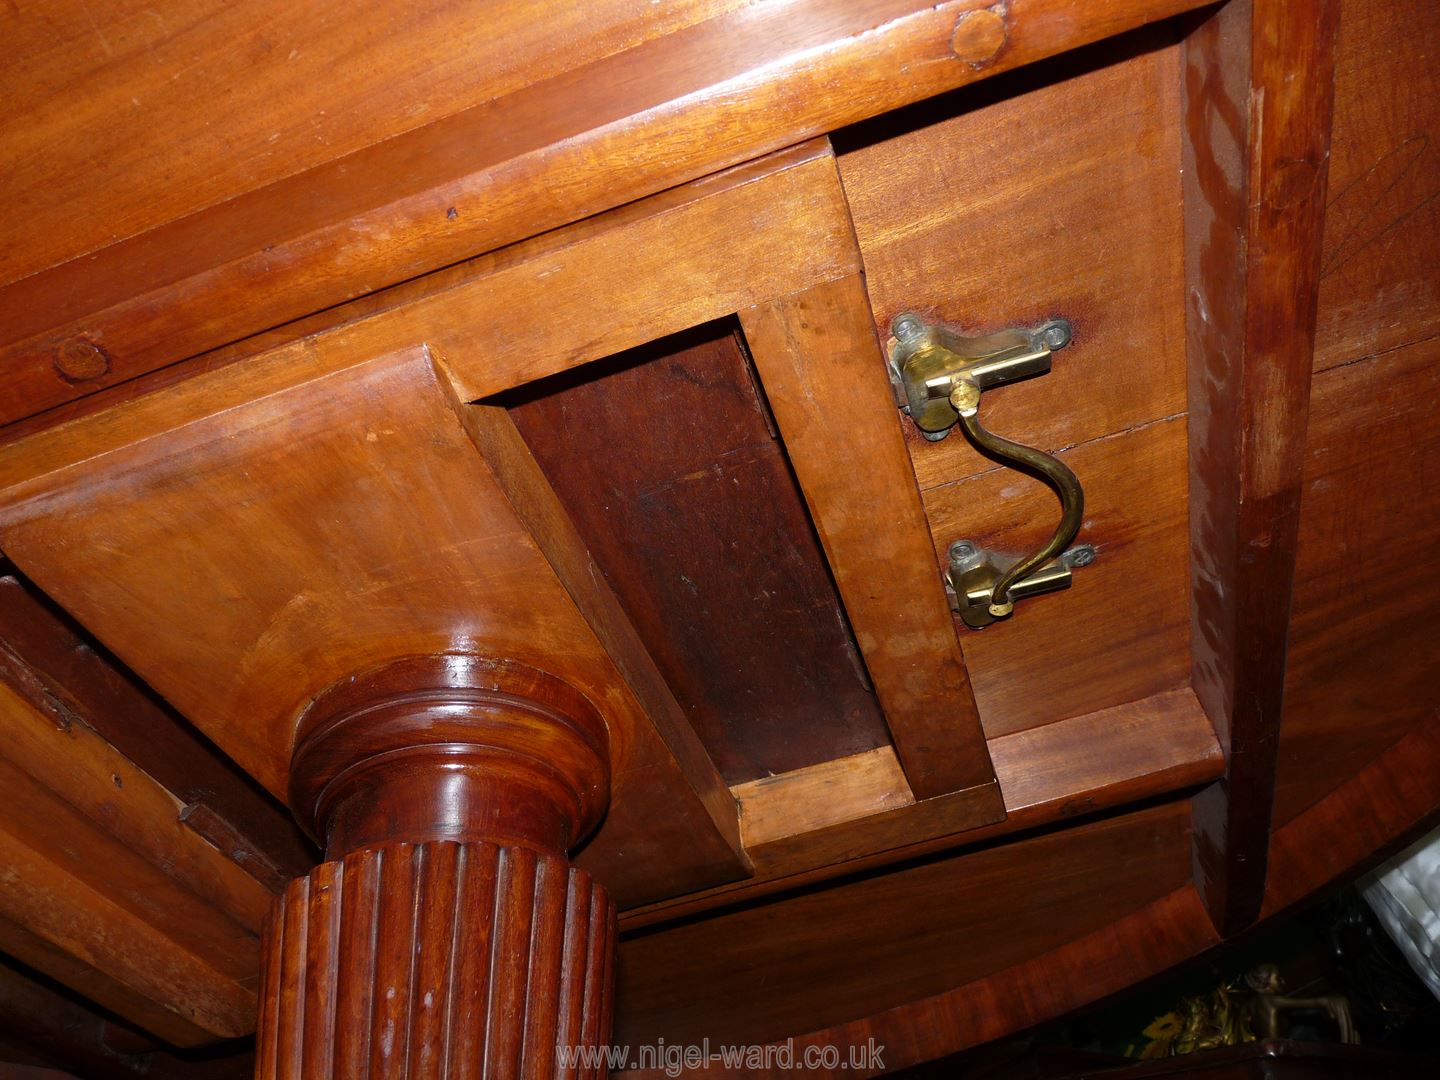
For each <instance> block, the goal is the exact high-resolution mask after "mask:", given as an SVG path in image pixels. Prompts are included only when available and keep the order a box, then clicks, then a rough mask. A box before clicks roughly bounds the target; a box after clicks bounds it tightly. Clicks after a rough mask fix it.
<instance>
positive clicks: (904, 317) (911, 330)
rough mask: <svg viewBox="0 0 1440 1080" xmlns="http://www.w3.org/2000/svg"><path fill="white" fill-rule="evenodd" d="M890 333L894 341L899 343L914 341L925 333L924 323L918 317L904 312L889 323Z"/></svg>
mask: <svg viewBox="0 0 1440 1080" xmlns="http://www.w3.org/2000/svg"><path fill="white" fill-rule="evenodd" d="M890 333H892V334H894V335H895V340H896V341H900V342H910V341H914V340H915V339H916V338H918V337H919V336H920V335H921V334H923V333H925V323H924V322H923V321H922V320H921V318H920V316H918V315H912V314H911V313H910V312H908V311H907V312H904V313H902V314H900V315H896V316H895V318H894V319H893V320H892V321H891V323H890Z"/></svg>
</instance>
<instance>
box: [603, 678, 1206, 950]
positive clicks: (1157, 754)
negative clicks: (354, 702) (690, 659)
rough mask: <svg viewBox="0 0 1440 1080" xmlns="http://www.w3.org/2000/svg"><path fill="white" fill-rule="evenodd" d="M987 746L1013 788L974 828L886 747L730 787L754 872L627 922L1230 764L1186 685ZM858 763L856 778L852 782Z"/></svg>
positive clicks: (1114, 798) (1147, 795) (1055, 814)
mask: <svg viewBox="0 0 1440 1080" xmlns="http://www.w3.org/2000/svg"><path fill="white" fill-rule="evenodd" d="M988 745H989V749H990V756H991V760H992V761H993V762H994V764H995V774H996V779H997V780H998V781H999V784H1000V789H1001V792H1002V793H1003V794H1004V796H1005V809H1006V817H1005V820H1003V821H999V822H996V823H994V824H992V825H984V826H979V827H976V826H974V825H973V822H972V821H971V820H970V809H969V807H968V805H967V803H966V802H965V800H964V799H963V798H956V797H947V796H941V797H938V798H934V799H925V800H921V801H918V802H916V801H913V797H912V798H906V796H905V795H904V794H901V793H897V792H896V791H895V780H896V775H895V768H894V766H893V765H892V764H891V763H890V761H889V760H888V759H887V758H886V757H885V755H884V751H877V752H874V753H873V754H868V755H860V756H857V757H855V758H842V759H840V760H838V761H835V762H830V763H828V764H827V765H825V766H820V767H815V768H813V769H802V770H799V771H797V772H794V773H790V774H787V775H784V776H778V777H774V778H773V779H771V780H768V781H757V782H756V783H754V784H741V785H739V786H737V787H736V788H735V789H734V790H735V795H736V796H737V798H739V799H740V801H741V804H740V812H741V817H742V821H743V820H744V818H745V817H746V816H747V814H753V813H759V814H761V815H762V818H763V820H764V822H765V824H762V826H761V830H760V835H759V836H757V835H756V834H755V833H754V832H752V833H751V834H750V835H751V836H752V838H754V839H761V838H762V837H763V842H761V843H756V844H754V845H753V846H751V847H750V848H749V849H748V850H749V854H750V857H751V860H752V862H753V863H754V870H753V873H752V875H751V876H750V877H749V878H747V879H744V880H740V881H735V882H731V883H729V884H726V885H720V886H717V887H715V888H713V889H707V890H703V891H700V892H697V893H694V894H691V895H690V896H686V897H679V898H676V899H675V900H672V901H663V902H661V903H658V904H652V905H646V906H643V907H639V908H636V909H633V910H630V911H627V912H625V913H623V914H622V916H621V925H622V926H624V927H627V928H638V927H641V926H647V925H652V924H654V923H658V922H663V921H665V920H667V919H674V918H681V917H684V916H689V915H694V914H695V913H697V912H702V911H705V910H708V909H712V908H719V907H723V906H725V905H726V904H729V903H733V902H736V901H743V900H753V899H756V898H758V897H762V896H768V895H774V894H776V893H779V892H783V891H785V890H787V889H792V888H796V887H799V886H803V885H813V884H815V883H816V882H820V881H825V880H828V879H831V878H837V877H841V876H843V875H845V874H848V873H854V872H857V871H861V870H866V869H870V868H874V867H877V866H884V865H886V864H888V863H894V862H899V861H902V860H904V859H907V858H914V857H917V856H921V855H929V854H933V853H936V852H941V851H946V850H949V849H962V848H965V847H969V846H971V845H976V844H984V843H986V842H987V841H991V840H993V839H995V838H997V837H1002V836H1005V835H1008V834H1011V833H1016V834H1019V833H1023V832H1025V831H1027V830H1031V829H1035V828H1037V827H1040V826H1043V825H1049V824H1054V823H1057V822H1062V823H1063V822H1066V821H1068V820H1071V819H1075V818H1079V817H1083V816H1085V815H1088V814H1093V813H1095V812H1097V811H1101V810H1106V809H1110V808H1112V807H1115V806H1119V805H1124V804H1127V803H1132V802H1137V803H1138V802H1143V801H1146V800H1149V799H1155V798H1157V797H1161V796H1165V795H1170V794H1174V793H1176V792H1185V791H1188V790H1191V789H1194V788H1198V787H1200V786H1203V785H1204V784H1207V783H1209V782H1210V781H1212V780H1215V779H1217V778H1218V777H1219V776H1220V775H1221V774H1222V773H1223V771H1224V767H1225V761H1224V756H1223V755H1222V754H1221V752H1220V747H1219V745H1218V744H1217V743H1216V741H1215V732H1214V730H1213V729H1212V728H1211V727H1210V721H1209V720H1208V719H1207V718H1206V716H1205V713H1204V711H1203V710H1202V709H1201V708H1200V704H1199V702H1198V701H1196V700H1195V695H1194V693H1193V692H1192V691H1191V690H1190V689H1189V688H1185V689H1182V690H1174V691H1170V692H1168V693H1165V694H1157V695H1155V696H1154V697H1151V698H1146V699H1145V700H1143V701H1136V702H1131V703H1129V704H1126V705H1119V706H1115V707H1114V708H1110V709H1102V710H1100V711H1099V712H1095V713H1089V714H1086V715H1084V716H1076V717H1071V718H1070V719H1068V720H1064V721H1061V722H1059V723H1055V724H1046V725H1043V726H1041V727H1037V728H1030V729H1027V730H1025V731H1021V732H1017V733H1015V734H1012V735H1005V736H1002V737H1000V738H995V739H991V740H990V741H989V744H988ZM857 771H858V772H859V773H860V774H861V776H860V779H859V782H858V783H856V782H855V780H853V779H850V778H851V777H852V776H853V774H854V773H856V772H857ZM837 777H845V778H847V783H846V785H845V788H844V790H843V791H836V790H834V789H833V787H832V785H833V784H834V783H835V781H836V778H837ZM781 798H784V799H785V802H784V803H783V804H781V803H780V802H779V800H780V799H781ZM747 803H748V804H749V805H747ZM806 826H811V827H810V828H807V827H806Z"/></svg>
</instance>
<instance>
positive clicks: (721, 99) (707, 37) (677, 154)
mask: <svg viewBox="0 0 1440 1080" xmlns="http://www.w3.org/2000/svg"><path fill="white" fill-rule="evenodd" d="M985 6H986V5H985V3H984V0H950V2H947V3H942V4H938V5H933V6H929V5H917V4H915V2H914V0H857V2H855V3H846V4H834V3H831V2H829V0H804V2H800V3H789V4H756V5H751V6H749V7H747V8H745V9H744V10H742V11H739V12H735V13H732V14H729V15H721V16H719V17H717V18H714V19H710V20H708V21H705V22H701V23H698V24H696V25H695V26H693V27H690V28H688V29H685V30H682V31H680V32H677V33H674V34H670V35H668V36H665V37H661V38H657V39H654V40H651V41H648V42H645V43H643V44H637V45H636V46H635V47H634V48H630V49H626V50H625V51H622V52H618V53H615V54H613V55H611V56H608V57H605V58H603V59H597V60H594V61H593V62H591V63H586V64H581V65H579V66H576V67H574V68H571V69H569V70H561V71H559V72H557V73H555V74H553V75H550V74H549V72H548V71H546V75H547V76H548V77H543V78H540V79H539V80H538V81H535V82H533V83H531V84H530V85H528V86H525V87H523V88H521V89H517V90H516V91H515V92H514V93H511V94H508V95H505V96H502V97H499V98H496V99H493V100H485V101H483V102H482V103H480V104H477V105H475V106H474V107H473V108H470V109H468V110H465V111H462V112H459V113H456V114H454V115H453V116H450V117H445V118H442V119H438V120H437V121H436V122H435V123H433V124H429V125H427V126H425V127H420V128H416V129H415V130H413V131H410V132H407V133H404V134H400V135H396V136H395V137H394V138H391V139H388V140H385V141H383V142H380V143H378V144H376V145H374V146H370V147H366V148H364V149H359V150H356V151H355V152H353V153H350V154H348V155H346V156H343V157H339V158H338V159H337V160H334V161H329V162H327V163H325V164H319V165H316V166H315V167H314V168H312V169H309V170H307V171H305V172H300V173H297V174H295V175H293V176H289V177H288V178H286V179H283V180H277V181H276V182H274V183H272V184H270V185H269V186H268V187H265V188H261V189H258V190H256V191H252V192H248V193H241V192H240V191H239V190H236V189H234V188H227V189H225V190H224V195H225V197H226V201H224V202H220V203H218V204H217V205H215V206H213V207H212V208H210V209H208V210H205V211H202V212H198V213H195V214H192V215H191V216H190V217H188V218H183V219H181V220H178V221H174V222H172V223H170V224H168V225H164V226H161V227H159V228H157V229H153V230H151V231H150V232H148V233H144V234H141V235H140V236H137V237H134V238H132V239H130V240H127V241H123V242H121V243H117V244H113V245H111V246H110V247H108V248H105V249H103V250H101V251H98V252H94V253H92V254H90V255H86V256H85V257H84V258H74V257H75V256H78V255H80V253H81V252H80V251H70V252H67V256H68V257H72V258H73V261H72V262H69V263H66V264H64V265H62V266H59V267H56V268H55V269H53V270H50V271H46V272H43V273H38V274H33V275H32V276H30V277H28V278H23V279H22V280H20V281H18V282H15V283H14V284H12V285H10V286H8V287H7V288H6V289H4V290H3V292H0V311H3V312H5V316H6V317H5V319H4V323H3V328H0V341H3V343H4V345H5V347H4V349H3V350H0V370H3V371H5V372H6V373H7V377H6V379H5V381H4V383H3V384H0V385H3V386H4V389H5V391H6V399H7V400H9V401H14V402H16V406H15V407H12V410H11V411H9V412H7V413H5V414H3V418H4V419H14V418H15V417H17V416H22V415H27V414H28V413H30V412H34V411H36V410H38V409H41V408H44V407H47V406H49V405H54V404H59V403H60V402H63V401H67V400H70V399H72V398H73V397H75V396H77V395H78V394H82V393H84V392H86V391H87V390H90V389H95V388H98V387H99V386H102V385H106V384H108V383H111V382H115V381H118V380H121V379H124V378H130V377H133V376H135V375H138V374H141V373H143V372H145V371H150V370H154V369H155V368H157V367H159V366H162V365H164V364H167V363H173V362H174V361H176V360H179V359H182V358H184V357H186V356H191V355H195V354H198V353H200V352H203V351H205V350H207V349H212V348H215V347H217V346H219V345H221V344H223V343H225V342H227V341H233V340H236V339H238V338H241V337H244V336H246V335H247V334H252V333H255V332H257V331H259V330H262V329H264V328H266V327H269V326H276V325H279V324H280V323H283V322H285V321H288V320H290V319H293V318H297V317H299V316H302V315H304V314H306V313H307V312H311V311H317V310H320V309H322V308H325V307H329V306H332V305H334V304H336V303H341V302H343V301H345V300H347V299H350V298H352V297H354V296H357V295H361V294H363V293H365V292H370V291H373V290H375V289H377V288H382V287H384V286H386V285H389V284H393V283H394V282H397V281H404V280H407V279H409V278H411V277H414V276H416V275H418V274H421V273H424V272H427V271H429V270H433V269H436V268H437V267H441V266H446V265H450V264H452V263H455V262H457V261H459V260H461V259H464V258H468V257H469V256H471V255H473V254H475V253H476V252H479V251H486V250H491V249H494V248H496V247H499V246H500V245H502V244H506V243H513V242H514V241H516V240H519V239H522V238H524V237H526V236H531V235H535V234H538V233H540V232H542V231H544V230H547V229H553V228H555V227H557V226H560V225H564V224H566V223H567V222H573V221H576V220H579V219H581V218H583V217H585V216H587V215H591V214H595V213H597V212H599V211H602V210H605V209H606V208H608V207H612V206H616V205H620V204H623V203H625V202H629V201H632V200H634V199H637V198H641V197H643V196H646V195H650V194H652V193H654V192H657V191H661V190H664V189H666V188H669V187H672V186H674V185H676V184H680V183H684V182H686V181H688V180H692V179H694V178H696V177H698V176H702V175H704V174H706V173H710V172H714V171H716V170H718V169H722V168H725V167H727V166H729V165H733V164H735V163H737V162H740V161H745V160H749V159H752V158H755V157H757V156H759V155H761V154H764V153H767V152H769V151H772V150H775V149H778V148H780V147H783V146H788V145H793V144H795V143H797V142H800V141H801V140H803V139H806V138H810V137H813V136H815V135H820V134H823V133H824V132H826V131H829V130H832V129H834V128H836V127H840V126H842V125H844V124H847V123H853V122H854V121H856V120H860V119H863V118H865V117H867V116H874V115H877V114H879V113H881V112H884V111H886V110H889V109H893V108H896V107H898V106H900V105H903V104H906V103H908V102H911V101H915V100H918V99H920V98H923V97H926V96H929V95H932V94H935V93H938V92H940V91H942V90H946V89H949V88H951V87H954V86H958V85H961V84H962V83H966V82H972V81H975V80H977V79H981V78H984V77H985V76H987V75H990V74H993V73H995V72H998V71H1002V70H1005V69H1006V68H1010V67H1016V66H1019V65H1021V64H1024V63H1027V62H1029V61H1033V60H1036V59H1038V58H1040V57H1043V56H1046V55H1050V54H1053V53H1055V52H1059V51H1061V50H1063V49H1066V48H1073V47H1075V46H1077V45H1080V44H1083V43H1085V42H1087V41H1093V40H1096V39H1099V38H1102V37H1105V36H1107V35H1110V34H1115V33H1119V32H1120V31H1122V30H1125V29H1128V28H1130V27H1133V26H1136V25H1139V24H1141V23H1143V22H1146V21H1150V20H1153V19H1158V18H1163V17H1165V16H1168V15H1171V14H1174V13H1176V12H1177V11H1181V10H1185V9H1188V8H1191V7H1194V6H1196V4H1195V0H1107V2H1106V3H1105V4H1103V5H1095V6H1092V7H1088V8H1087V9H1086V10H1085V13H1084V15H1083V16H1079V15H1077V14H1076V13H1075V11H1074V9H1073V7H1072V5H1071V4H1070V3H1069V0H1012V2H1011V3H1008V4H1006V5H1004V6H999V7H997V8H996V9H995V10H996V12H997V13H998V14H999V18H1000V19H1001V20H1003V24H1002V25H999V26H996V24H995V22H994V20H989V21H990V24H991V25H992V27H994V28H995V29H1003V33H1000V34H998V35H993V36H992V37H991V38H990V39H989V40H990V42H991V47H990V48H989V49H987V50H984V51H982V52H976V51H974V50H973V49H971V48H967V47H966V42H965V41H963V40H962V41H961V43H960V47H961V53H962V54H963V55H961V54H957V52H956V51H955V50H954V45H953V41H952V39H953V37H954V33H955V27H956V22H957V16H959V15H964V14H968V13H970V12H971V11H973V10H974V9H977V8H981V7H985ZM692 10H693V9H692ZM526 11H527V14H526V15H525V17H526V18H527V19H528V18H532V17H533V13H530V12H529V11H528V9H526ZM161 17H162V18H163V16H161ZM678 21H683V19H682V20H678ZM670 25H671V26H673V25H674V23H671V24H670ZM623 36H624V35H623V34H622V35H621V37H622V38H623ZM612 43H613V44H614V45H618V44H621V42H618V41H614V39H612ZM207 47H208V48H218V49H224V50H226V51H233V48H234V40H233V34H230V33H226V32H224V31H223V30H222V31H216V33H215V38H214V39H213V42H210V43H207V45H206V46H202V51H203V50H205V49H206V48H207ZM495 48H496V50H497V51H501V52H503V51H504V48H505V45H504V40H503V38H502V39H501V41H500V42H497V43H496V45H495ZM602 48H603V47H602ZM526 51H527V50H526V49H525V48H524V47H523V46H522V47H521V53H520V55H521V56H524V55H525V54H526ZM402 52H403V50H402ZM182 55H190V56H193V55H194V54H193V53H189V54H182ZM591 55H593V54H591ZM515 60H516V64H517V70H524V67H523V65H522V64H521V63H520V62H519V59H518V57H517V58H515ZM52 63H53V61H52ZM898 64H903V65H904V68H905V73H906V77H905V78H903V79H897V78H896V77H895V71H896V69H897V65H898ZM267 81H268V80H267ZM379 85H381V86H383V85H384V82H383V79H382V80H380V82H379ZM741 91H743V93H742V92H741ZM122 94H123V91H122ZM462 96H463V95H462ZM680 99H684V100H685V107H684V108H683V109H677V108H676V107H674V106H673V105H672V104H670V103H671V102H674V101H677V100H680ZM194 100H195V98H194V97H193V95H186V96H184V97H182V98H180V99H179V107H180V108H182V109H187V110H188V109H192V108H193V102H194ZM303 100H306V101H308V102H309V103H310V104H311V105H312V106H313V103H314V98H312V97H308V96H307V97H306V98H305V99H303ZM120 102H121V104H122V107H124V97H123V96H122V97H121V98H120ZM132 104H133V101H132ZM199 111H200V112H201V113H202V114H203V115H204V116H205V117H206V118H207V119H213V118H214V117H213V114H211V113H210V111H209V110H199ZM316 111H318V110H316ZM309 119H310V115H309V112H308V111H307V112H306V120H307V121H308V120H309ZM108 120H109V118H108V116H107V117H106V118H105V119H104V120H101V121H97V122H102V123H103V122H108ZM122 126H123V127H125V128H126V129H127V130H128V128H129V125H122ZM252 130H253V129H252ZM261 130H266V128H265V127H264V126H262V128H261ZM38 134H39V135H40V137H42V138H49V137H51V136H50V134H49V133H48V132H47V131H46V129H45V126H44V125H40V126H39V129H38ZM267 137H268V135H267ZM151 145H153V144H151ZM171 145H174V144H171ZM248 149H249V151H250V152H251V153H255V152H258V151H260V150H261V147H260V146H256V145H251V146H249V147H248ZM235 154H236V151H235V150H234V149H232V148H231V147H230V146H228V145H227V146H226V148H225V157H227V158H229V157H232V156H235ZM204 161H205V163H206V166H208V165H209V163H210V162H211V156H210V155H209V154H207V155H205V158H204ZM617 163H618V165H619V167H617ZM297 164H298V163H297ZM200 171H202V172H203V171H204V169H203V168H202V169H201V170H200ZM88 175H89V174H88V173H87V174H86V177H85V178H82V182H81V183H79V184H78V185H77V187H75V188H71V187H62V188H59V189H58V190H57V191H55V192H54V193H53V194H54V197H55V198H56V205H59V206H63V207H65V208H66V211H67V212H70V211H71V204H72V203H78V204H80V205H84V206H87V207H91V208H92V209H91V212H92V213H94V214H95V215H96V216H97V217H104V216H105V204H104V201H103V200H102V199H99V198H96V199H95V203H98V204H99V206H98V207H96V206H95V203H91V202H87V201H86V198H85V195H84V194H83V193H84V192H85V191H86V189H87V188H88V186H89V180H88ZM37 187H39V188H40V189H41V190H44V189H46V187H47V185H45V184H43V183H39V184H37ZM77 191H78V192H81V193H82V194H79V195H78V196H77V194H76V193H77ZM92 198H94V197H93V196H92ZM166 216H168V215H166ZM93 243H94V239H93V237H92V238H89V239H86V240H83V241H81V244H82V248H81V250H84V248H85V247H87V246H88V245H90V244H93ZM53 257H54V256H53V255H52V256H49V257H45V258H42V259H41V260H40V263H41V264H42V265H43V264H45V263H48V262H49V261H51V258H53ZM180 309H183V310H184V311H185V312H186V318H185V319H183V320H179V319H174V318H172V317H171V315H172V313H173V312H174V311H175V310H180ZM57 364H58V366H57ZM66 372H68V377H67V376H66V374H65V373H66ZM71 380H76V381H77V382H78V383H79V384H80V385H79V386H78V387H77V386H76V385H74V384H72V381H71Z"/></svg>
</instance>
